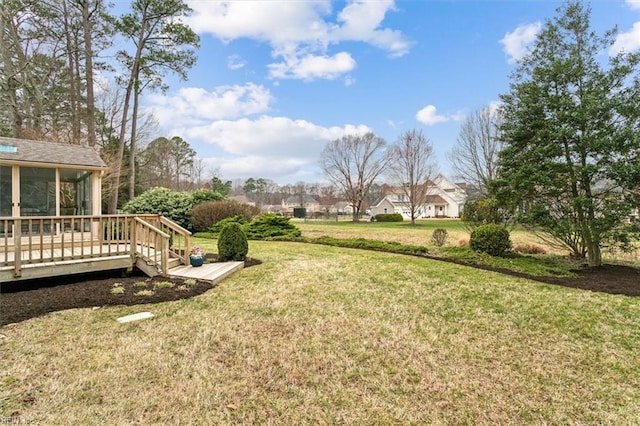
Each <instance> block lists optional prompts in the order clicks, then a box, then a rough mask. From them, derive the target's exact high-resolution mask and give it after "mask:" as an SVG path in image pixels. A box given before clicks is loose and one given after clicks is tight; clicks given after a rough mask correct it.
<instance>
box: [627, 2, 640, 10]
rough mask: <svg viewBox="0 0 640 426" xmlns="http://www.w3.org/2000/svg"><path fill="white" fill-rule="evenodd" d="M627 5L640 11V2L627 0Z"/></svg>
mask: <svg viewBox="0 0 640 426" xmlns="http://www.w3.org/2000/svg"><path fill="white" fill-rule="evenodd" d="M627 5H628V6H629V7H630V8H631V9H637V10H640V0H627Z"/></svg>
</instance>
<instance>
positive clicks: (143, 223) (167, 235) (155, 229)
mask: <svg viewBox="0 0 640 426" xmlns="http://www.w3.org/2000/svg"><path fill="white" fill-rule="evenodd" d="M133 220H135V221H136V222H138V223H139V224H141V225H144V226H146V227H147V228H149V229H151V230H152V231H153V232H156V233H158V234H160V236H162V237H163V238H169V234H167V233H165V232H162V231H161V230H160V229H158V228H156V227H155V226H153V225H152V224H150V223H149V222H145V221H144V220H142V219H140V218H139V217H138V216H135V217H134V218H133Z"/></svg>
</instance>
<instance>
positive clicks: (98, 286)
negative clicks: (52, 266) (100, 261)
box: [0, 254, 262, 326]
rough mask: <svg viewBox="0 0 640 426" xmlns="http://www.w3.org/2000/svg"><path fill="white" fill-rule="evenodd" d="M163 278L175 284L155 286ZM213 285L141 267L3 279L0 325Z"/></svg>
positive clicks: (168, 297) (180, 295)
mask: <svg viewBox="0 0 640 426" xmlns="http://www.w3.org/2000/svg"><path fill="white" fill-rule="evenodd" d="M207 260H208V261H215V260H216V257H215V255H211V254H207ZM260 263H262V262H261V261H260V260H258V259H251V258H249V259H247V260H246V261H245V264H244V266H245V268H246V267H250V266H254V265H259V264H260ZM163 281H164V282H171V283H173V284H174V286H173V287H169V288H154V286H155V285H156V284H157V283H160V282H163ZM140 283H144V284H145V286H144V287H143V286H142V285H141V284H140ZM114 287H121V288H122V289H123V290H124V292H123V293H122V294H113V293H112V289H113V288H114ZM163 287H164V286H163ZM213 287H215V284H211V283H210V282H208V281H201V280H195V284H194V283H192V282H191V283H189V285H185V279H184V278H173V277H153V278H149V277H148V276H146V275H144V274H143V273H142V272H139V271H134V272H133V273H132V274H130V275H129V274H124V273H122V274H119V273H118V272H117V271H107V272H100V273H91V274H78V275H68V276H61V277H53V278H42V279H38V280H28V281H15V282H11V283H4V284H1V285H0V326H2V325H6V324H11V323H15V322H20V321H25V320H27V319H29V318H35V317H39V316H41V315H44V314H46V313H49V312H55V311H61V310H64V309H73V308H93V307H102V306H118V305H126V306H132V305H141V304H147V303H160V302H169V301H173V300H180V299H186V298H190V297H193V296H197V295H199V294H202V293H204V292H206V291H207V290H210V289H212V288H213ZM143 290H153V294H151V295H136V293H138V292H140V291H143Z"/></svg>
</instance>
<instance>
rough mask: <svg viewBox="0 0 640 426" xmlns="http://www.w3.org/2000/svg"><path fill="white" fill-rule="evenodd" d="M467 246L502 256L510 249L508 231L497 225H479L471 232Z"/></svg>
mask: <svg viewBox="0 0 640 426" xmlns="http://www.w3.org/2000/svg"><path fill="white" fill-rule="evenodd" d="M469 246H470V247H471V248H472V249H473V250H475V251H481V252H483V253H487V254H490V255H491V256H500V257H502V256H504V255H506V254H507V253H508V252H509V250H511V240H510V239H509V231H507V230H506V229H505V228H503V227H502V226H499V225H495V224H488V225H480V226H478V227H477V228H476V229H474V230H473V232H471V239H470V240H469Z"/></svg>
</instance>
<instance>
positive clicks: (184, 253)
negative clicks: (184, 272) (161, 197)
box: [160, 216, 192, 265]
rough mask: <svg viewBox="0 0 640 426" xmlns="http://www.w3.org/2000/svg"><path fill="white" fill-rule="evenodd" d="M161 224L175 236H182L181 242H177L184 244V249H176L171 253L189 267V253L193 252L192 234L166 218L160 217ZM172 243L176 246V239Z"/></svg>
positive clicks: (172, 239)
mask: <svg viewBox="0 0 640 426" xmlns="http://www.w3.org/2000/svg"><path fill="white" fill-rule="evenodd" d="M160 223H161V224H162V225H164V226H166V227H167V228H169V229H170V230H171V231H172V233H173V234H175V235H180V236H181V237H182V239H181V240H180V241H177V243H178V244H180V242H182V244H181V245H182V248H181V249H178V250H175V249H174V250H172V251H171V253H172V254H173V255H174V256H176V257H178V258H180V259H181V260H182V263H183V264H185V265H188V264H189V262H188V260H189V253H190V251H191V239H190V237H191V235H192V234H191V232H189V231H188V230H187V229H185V228H183V227H182V226H180V225H178V224H177V223H175V222H174V221H172V220H171V219H169V218H166V217H164V216H160ZM170 241H172V242H173V244H174V245H175V244H176V238H171V240H170ZM170 250H171V249H170Z"/></svg>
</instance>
